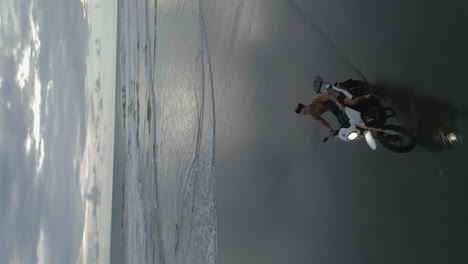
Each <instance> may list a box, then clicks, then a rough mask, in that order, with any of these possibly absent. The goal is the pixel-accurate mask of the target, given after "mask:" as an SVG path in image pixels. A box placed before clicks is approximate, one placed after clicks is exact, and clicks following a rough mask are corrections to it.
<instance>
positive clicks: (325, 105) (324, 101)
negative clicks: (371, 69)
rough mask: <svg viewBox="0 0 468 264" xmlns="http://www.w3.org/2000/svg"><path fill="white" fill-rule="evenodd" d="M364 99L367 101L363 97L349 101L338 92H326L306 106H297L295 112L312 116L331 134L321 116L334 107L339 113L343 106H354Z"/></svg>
mask: <svg viewBox="0 0 468 264" xmlns="http://www.w3.org/2000/svg"><path fill="white" fill-rule="evenodd" d="M365 99H367V97H365V96H361V97H354V98H353V99H349V98H346V97H345V96H344V95H343V94H341V93H339V92H336V91H327V92H325V93H323V94H320V95H317V96H316V97H314V98H313V99H312V101H311V102H310V103H309V104H308V105H303V104H298V105H297V108H296V110H295V112H296V113H298V114H300V115H310V116H312V118H313V119H315V120H317V121H319V122H320V123H321V124H322V125H324V126H325V127H326V128H327V129H328V132H330V133H331V132H333V129H332V127H331V126H330V124H329V123H328V122H327V121H326V120H325V119H323V118H322V117H321V115H322V114H323V113H325V112H326V111H329V110H331V109H332V108H333V107H335V106H336V107H338V109H340V111H344V105H347V106H354V105H356V104H359V103H360V102H362V101H363V100H365ZM343 104H344V105H343Z"/></svg>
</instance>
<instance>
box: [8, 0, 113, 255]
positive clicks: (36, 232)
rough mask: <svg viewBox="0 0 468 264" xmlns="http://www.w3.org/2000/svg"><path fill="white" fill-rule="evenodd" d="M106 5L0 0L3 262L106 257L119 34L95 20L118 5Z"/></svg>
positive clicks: (110, 15)
mask: <svg viewBox="0 0 468 264" xmlns="http://www.w3.org/2000/svg"><path fill="white" fill-rule="evenodd" d="M101 2H102V3H103V4H106V3H107V4H108V3H110V2H111V1H107V2H105V1H98V2H94V5H93V6H92V7H88V5H87V3H86V0H82V2H80V1H79V0H67V1H61V0H37V1H31V0H20V1H17V0H4V1H1V2H0V211H1V212H2V213H1V217H0V263H82V262H83V263H85V262H94V261H96V260H98V261H99V262H101V260H104V261H105V259H106V257H108V256H107V255H108V252H107V251H108V246H107V244H108V241H107V240H108V239H109V238H108V237H107V236H108V235H109V231H107V229H106V228H99V227H105V226H106V225H109V223H110V199H111V196H110V195H111V193H110V191H109V190H108V188H106V187H105V186H106V185H108V184H109V183H110V185H111V183H112V169H111V167H112V166H111V162H112V153H113V147H112V142H111V141H113V131H112V129H110V128H113V118H114V117H113V111H114V102H113V100H114V97H113V94H114V89H115V85H114V82H115V48H112V45H114V46H115V30H114V31H112V27H110V30H109V31H108V32H106V33H104V31H103V30H102V29H101V28H99V27H98V25H99V24H100V23H101V24H102V23H104V22H107V23H108V22H109V21H104V20H102V19H103V18H104V17H106V19H107V20H109V19H112V18H114V19H115V10H114V9H115V7H114V8H113V9H112V7H113V6H115V5H116V4H113V3H111V5H110V6H109V7H108V8H107V9H106V11H105V12H107V13H106V14H105V15H106V16H104V15H103V13H100V12H101V11H100V4H101ZM90 18H93V21H91V19H90ZM102 45H109V46H108V47H109V48H108V51H107V52H101V51H100V49H101V46H102ZM113 59H114V61H113ZM104 135H107V136H104ZM101 230H102V231H101ZM91 234H92V235H91ZM106 247H107V248H106Z"/></svg>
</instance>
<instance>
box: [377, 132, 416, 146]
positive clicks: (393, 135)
mask: <svg viewBox="0 0 468 264" xmlns="http://www.w3.org/2000/svg"><path fill="white" fill-rule="evenodd" d="M383 129H384V130H386V131H388V132H390V133H388V132H377V138H378V139H379V141H380V143H382V145H383V146H384V147H386V148H387V149H389V150H391V151H393V152H398V153H406V152H410V151H411V150H413V149H414V147H416V139H415V138H414V136H413V133H411V131H409V130H408V129H406V128H404V127H401V126H396V125H386V126H384V127H383Z"/></svg>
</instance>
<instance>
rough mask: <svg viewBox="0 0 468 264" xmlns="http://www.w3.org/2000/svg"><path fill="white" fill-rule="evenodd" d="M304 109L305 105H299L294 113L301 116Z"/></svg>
mask: <svg viewBox="0 0 468 264" xmlns="http://www.w3.org/2000/svg"><path fill="white" fill-rule="evenodd" d="M304 107H305V105H303V104H297V107H296V110H294V112H296V113H298V114H300V113H301V110H302V108H304Z"/></svg>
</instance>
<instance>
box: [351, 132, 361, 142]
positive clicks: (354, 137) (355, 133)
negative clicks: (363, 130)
mask: <svg viewBox="0 0 468 264" xmlns="http://www.w3.org/2000/svg"><path fill="white" fill-rule="evenodd" d="M358 136H359V133H358V132H356V131H353V132H351V133H349V135H348V140H349V141H352V140H355V139H356V138H357V137H358Z"/></svg>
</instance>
